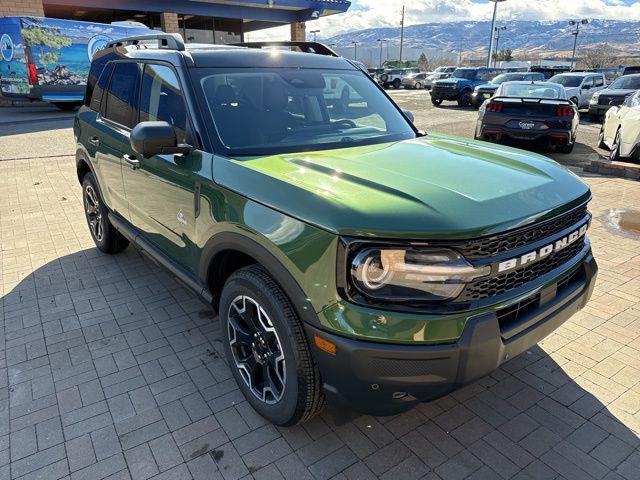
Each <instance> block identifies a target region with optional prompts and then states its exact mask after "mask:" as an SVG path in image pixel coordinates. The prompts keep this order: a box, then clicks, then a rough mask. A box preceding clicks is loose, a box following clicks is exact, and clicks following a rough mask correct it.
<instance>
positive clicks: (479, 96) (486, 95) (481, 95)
mask: <svg viewBox="0 0 640 480" xmlns="http://www.w3.org/2000/svg"><path fill="white" fill-rule="evenodd" d="M491 97H493V93H492V92H473V94H472V95H471V104H472V105H473V106H474V107H478V108H479V107H481V106H482V104H483V103H484V101H485V100H488V99H490V98H491Z"/></svg>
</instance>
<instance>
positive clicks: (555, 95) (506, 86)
mask: <svg viewBox="0 0 640 480" xmlns="http://www.w3.org/2000/svg"><path fill="white" fill-rule="evenodd" d="M496 96H500V97H515V98H548V99H554V100H558V99H561V100H565V99H566V97H567V96H566V94H565V93H564V89H563V88H562V87H559V86H558V85H553V84H549V83H543V84H533V83H509V82H507V83H503V84H502V85H501V86H500V89H499V91H498V92H497V94H496Z"/></svg>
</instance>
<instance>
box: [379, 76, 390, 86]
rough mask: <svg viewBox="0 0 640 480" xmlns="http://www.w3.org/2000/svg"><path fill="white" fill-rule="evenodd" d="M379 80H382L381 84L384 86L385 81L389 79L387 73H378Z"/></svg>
mask: <svg viewBox="0 0 640 480" xmlns="http://www.w3.org/2000/svg"><path fill="white" fill-rule="evenodd" d="M380 81H381V82H382V84H383V85H385V86H386V84H387V81H389V75H387V74H386V73H383V74H382V75H380Z"/></svg>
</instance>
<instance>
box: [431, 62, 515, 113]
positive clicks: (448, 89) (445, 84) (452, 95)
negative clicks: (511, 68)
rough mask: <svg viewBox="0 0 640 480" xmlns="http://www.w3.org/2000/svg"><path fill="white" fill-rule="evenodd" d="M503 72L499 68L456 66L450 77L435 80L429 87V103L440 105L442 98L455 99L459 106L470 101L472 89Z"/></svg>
mask: <svg viewBox="0 0 640 480" xmlns="http://www.w3.org/2000/svg"><path fill="white" fill-rule="evenodd" d="M500 73H503V70H502V69H499V68H487V67H481V68H456V69H455V70H454V72H453V73H452V74H451V77H449V78H445V79H442V80H436V81H435V82H433V86H432V87H431V103H433V104H434V105H436V106H437V105H440V104H441V103H442V102H443V101H444V100H450V101H457V102H458V105H459V106H460V107H468V106H469V105H471V102H472V95H473V90H474V89H475V88H476V87H477V86H478V85H483V84H485V83H487V82H489V81H491V80H492V79H493V78H494V77H496V76H497V75H499V74H500Z"/></svg>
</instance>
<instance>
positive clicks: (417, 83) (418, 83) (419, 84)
mask: <svg viewBox="0 0 640 480" xmlns="http://www.w3.org/2000/svg"><path fill="white" fill-rule="evenodd" d="M413 88H415V89H416V90H421V89H422V84H421V83H420V82H416V84H415V85H414V86H413Z"/></svg>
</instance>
